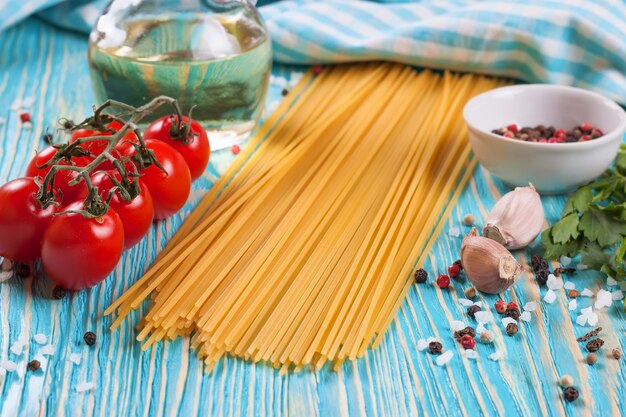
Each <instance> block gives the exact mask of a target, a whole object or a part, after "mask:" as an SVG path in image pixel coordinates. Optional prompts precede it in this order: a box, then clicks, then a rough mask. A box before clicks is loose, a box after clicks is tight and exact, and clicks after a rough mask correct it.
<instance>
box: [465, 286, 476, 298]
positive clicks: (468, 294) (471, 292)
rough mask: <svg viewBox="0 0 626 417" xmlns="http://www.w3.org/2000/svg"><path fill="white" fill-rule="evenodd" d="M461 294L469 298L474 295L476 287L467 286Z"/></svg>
mask: <svg viewBox="0 0 626 417" xmlns="http://www.w3.org/2000/svg"><path fill="white" fill-rule="evenodd" d="M463 295H464V296H466V297H467V298H469V299H472V298H474V297H476V288H474V287H467V288H466V289H465V290H464V291H463Z"/></svg>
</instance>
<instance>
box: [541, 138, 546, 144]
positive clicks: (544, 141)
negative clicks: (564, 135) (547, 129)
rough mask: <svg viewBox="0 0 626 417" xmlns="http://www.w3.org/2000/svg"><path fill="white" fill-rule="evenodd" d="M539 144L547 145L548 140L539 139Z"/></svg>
mask: <svg viewBox="0 0 626 417" xmlns="http://www.w3.org/2000/svg"><path fill="white" fill-rule="evenodd" d="M539 143H548V139H546V138H539Z"/></svg>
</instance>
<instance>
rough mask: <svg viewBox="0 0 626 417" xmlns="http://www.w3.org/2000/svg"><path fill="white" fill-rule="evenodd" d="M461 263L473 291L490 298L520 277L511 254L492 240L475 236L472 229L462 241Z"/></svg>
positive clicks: (516, 264)
mask: <svg viewBox="0 0 626 417" xmlns="http://www.w3.org/2000/svg"><path fill="white" fill-rule="evenodd" d="M461 263H462V264H463V269H465V273H466V274H467V277H468V278H469V280H470V281H471V282H472V284H474V287H476V288H477V289H479V290H480V291H482V292H486V293H489V294H498V293H500V292H502V291H504V290H506V289H507V288H509V287H510V286H511V285H513V284H514V283H515V281H516V280H517V278H519V276H520V274H521V273H522V266H521V265H520V264H519V263H518V262H517V261H516V260H515V258H514V257H513V255H511V252H509V251H508V250H507V249H506V248H505V247H504V246H502V245H501V244H499V243H498V242H496V241H495V240H492V239H487V238H486V237H480V236H476V228H475V227H474V228H473V229H472V231H471V232H470V233H469V234H468V235H467V236H465V238H464V239H463V244H462V246H461Z"/></svg>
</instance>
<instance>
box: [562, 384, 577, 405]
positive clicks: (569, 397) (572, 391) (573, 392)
mask: <svg viewBox="0 0 626 417" xmlns="http://www.w3.org/2000/svg"><path fill="white" fill-rule="evenodd" d="M578 395H579V394H578V390H577V389H576V388H574V387H567V388H565V389H564V390H563V397H564V398H565V400H566V401H567V402H570V403H571V402H572V401H576V399H577V398H578Z"/></svg>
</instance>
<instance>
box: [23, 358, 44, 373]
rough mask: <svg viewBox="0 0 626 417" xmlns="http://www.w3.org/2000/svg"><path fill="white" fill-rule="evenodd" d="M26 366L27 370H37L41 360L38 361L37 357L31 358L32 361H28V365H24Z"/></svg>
mask: <svg viewBox="0 0 626 417" xmlns="http://www.w3.org/2000/svg"><path fill="white" fill-rule="evenodd" d="M26 367H27V368H28V370H29V371H33V372H34V371H38V370H39V368H41V362H39V361H38V360H37V359H33V360H32V361H30V362H28V365H26Z"/></svg>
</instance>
